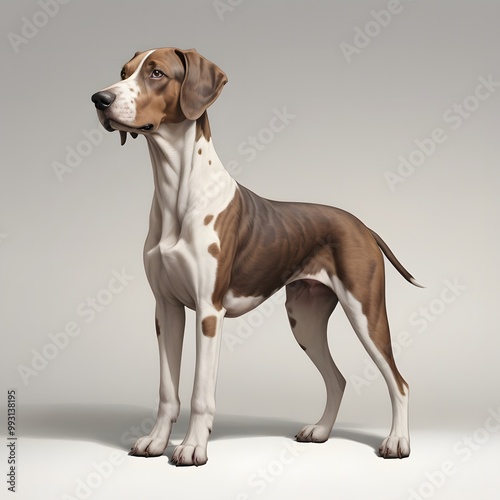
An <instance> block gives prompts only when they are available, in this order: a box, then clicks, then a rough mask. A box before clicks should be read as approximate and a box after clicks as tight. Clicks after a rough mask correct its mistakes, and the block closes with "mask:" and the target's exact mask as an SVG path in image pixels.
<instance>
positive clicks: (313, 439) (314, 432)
mask: <svg viewBox="0 0 500 500" xmlns="http://www.w3.org/2000/svg"><path fill="white" fill-rule="evenodd" d="M330 432H331V429H330V428H326V427H325V426H322V425H318V424H316V425H306V426H305V427H303V428H302V430H301V431H300V432H299V433H298V434H297V435H296V436H295V439H296V440H297V441H299V442H301V443H324V442H325V441H327V440H328V438H329V437H330Z"/></svg>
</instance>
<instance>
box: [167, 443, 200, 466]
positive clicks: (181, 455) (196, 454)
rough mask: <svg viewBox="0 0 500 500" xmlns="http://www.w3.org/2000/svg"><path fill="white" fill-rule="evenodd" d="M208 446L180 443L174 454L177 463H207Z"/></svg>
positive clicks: (174, 462)
mask: <svg viewBox="0 0 500 500" xmlns="http://www.w3.org/2000/svg"><path fill="white" fill-rule="evenodd" d="M207 460H208V457H207V448H206V446H200V445H189V444H180V445H179V446H177V448H176V449H175V451H174V454H173V455H172V463H173V464H175V465H178V466H179V465H196V466H199V465H205V464H206V463H207Z"/></svg>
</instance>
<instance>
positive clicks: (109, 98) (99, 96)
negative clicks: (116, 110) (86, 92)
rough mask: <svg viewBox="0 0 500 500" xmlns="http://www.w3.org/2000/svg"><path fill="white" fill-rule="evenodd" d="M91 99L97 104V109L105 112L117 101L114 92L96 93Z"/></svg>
mask: <svg viewBox="0 0 500 500" xmlns="http://www.w3.org/2000/svg"><path fill="white" fill-rule="evenodd" d="M91 99H92V102H93V103H94V104H95V107H96V108H97V109H100V110H101V111H103V110H105V109H106V108H109V106H110V105H111V104H112V103H113V101H114V100H115V99H116V95H115V94H113V93H112V92H106V91H102V92H96V93H95V94H94V95H93V96H92V97H91Z"/></svg>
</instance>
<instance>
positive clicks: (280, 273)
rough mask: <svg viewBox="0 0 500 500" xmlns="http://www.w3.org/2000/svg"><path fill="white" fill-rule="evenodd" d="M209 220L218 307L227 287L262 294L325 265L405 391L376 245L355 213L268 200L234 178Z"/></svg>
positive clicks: (244, 293)
mask: <svg viewBox="0 0 500 500" xmlns="http://www.w3.org/2000/svg"><path fill="white" fill-rule="evenodd" d="M214 228H215V230H216V232H217V234H218V236H219V240H220V249H221V252H220V254H219V256H218V259H217V260H218V267H217V274H216V281H215V287H214V292H213V294H212V301H213V304H214V306H215V307H216V308H217V309H218V310H220V309H221V308H222V300H223V298H224V295H225V294H226V293H227V291H228V290H229V289H231V291H232V292H233V294H234V295H235V296H236V297H241V296H243V297H249V296H253V297H258V296H263V297H265V298H267V297H269V296H271V295H272V294H273V293H274V292H275V291H276V290H278V289H279V288H281V287H282V286H283V285H284V284H285V283H286V282H287V281H289V280H290V279H292V278H293V277H294V276H296V275H297V274H299V273H307V274H311V275H313V276H314V275H315V274H317V273H319V272H320V271H322V270H324V271H326V273H327V274H328V275H329V276H330V277H333V276H334V275H335V276H337V277H338V279H339V280H340V281H341V282H342V283H343V285H344V286H345V287H346V288H347V290H349V292H350V293H351V294H352V295H354V297H356V299H357V300H359V301H360V302H361V304H362V310H363V314H365V315H366V317H367V319H368V331H369V335H370V337H371V339H372V340H373V342H374V343H375V345H376V347H377V349H378V350H379V351H380V352H381V354H382V355H383V356H384V358H385V359H386V361H387V363H388V364H389V366H390V367H391V370H392V372H393V374H394V377H395V379H396V381H397V384H398V387H399V390H400V391H401V393H402V394H404V387H405V386H407V384H406V382H405V381H404V379H403V378H402V377H401V375H400V374H399V372H398V370H397V368H396V364H395V362H394V357H393V354H392V346H391V339H390V333H389V326H388V324H387V314H386V312H385V278H384V260H383V256H382V252H381V251H380V249H379V246H378V244H377V241H376V240H375V238H374V236H373V234H372V232H371V231H370V229H368V228H367V227H366V226H365V225H364V224H363V223H362V222H361V221H360V220H359V219H357V218H356V217H355V216H354V215H352V214H350V213H348V212H345V211H344V210H340V209H338V208H334V207H329V206H325V205H316V204H310V203H285V202H277V201H271V200H267V199H265V198H260V197H259V196H257V195H255V194H254V193H252V192H251V191H249V190H248V189H246V188H244V187H243V186H238V190H237V191H236V193H235V196H234V198H233V200H232V201H231V203H230V204H229V205H228V207H227V208H226V209H225V210H224V211H223V212H221V213H220V214H219V215H218V216H217V219H216V221H215V225H214ZM228 316H229V315H228Z"/></svg>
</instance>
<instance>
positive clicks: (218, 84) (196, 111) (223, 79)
mask: <svg viewBox="0 0 500 500" xmlns="http://www.w3.org/2000/svg"><path fill="white" fill-rule="evenodd" d="M175 52H176V54H177V55H178V57H179V58H180V59H181V61H182V63H183V65H184V68H185V74H184V80H183V82H182V85H181V95H180V106H181V111H182V112H183V113H184V116H185V117H186V118H187V119H188V120H196V119H198V118H199V117H200V116H201V115H202V114H203V113H204V112H205V110H206V109H207V108H208V107H209V106H210V105H211V104H212V103H213V102H214V101H215V100H216V99H217V97H219V94H220V93H221V90H222V87H223V86H224V85H225V84H226V83H227V76H226V74H225V73H224V71H222V70H221V69H220V68H219V67H218V66H216V65H215V64H214V63H212V62H210V61H209V60H208V59H205V58H204V57H202V56H200V54H198V52H196V50H194V49H190V50H179V49H177V50H176V51H175Z"/></svg>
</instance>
